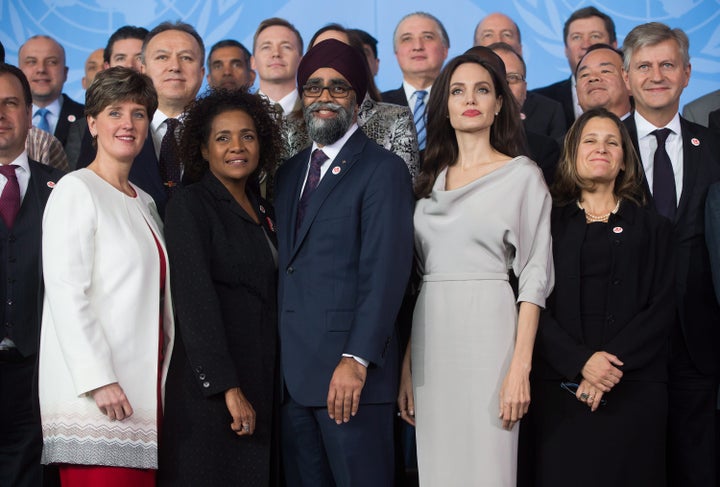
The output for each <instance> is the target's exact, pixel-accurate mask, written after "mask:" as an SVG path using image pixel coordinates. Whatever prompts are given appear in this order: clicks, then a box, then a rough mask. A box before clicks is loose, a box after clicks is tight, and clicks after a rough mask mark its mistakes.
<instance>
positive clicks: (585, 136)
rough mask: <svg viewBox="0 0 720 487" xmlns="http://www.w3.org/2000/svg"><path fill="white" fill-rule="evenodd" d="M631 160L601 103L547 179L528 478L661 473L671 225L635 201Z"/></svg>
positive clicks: (550, 481) (622, 481)
mask: <svg viewBox="0 0 720 487" xmlns="http://www.w3.org/2000/svg"><path fill="white" fill-rule="evenodd" d="M638 164H639V162H638V158H637V155H636V153H635V151H634V149H633V146H632V142H631V140H630V138H629V136H628V134H627V132H626V130H625V128H624V126H623V124H622V123H621V122H620V120H619V119H618V118H617V117H615V115H613V114H611V113H610V112H608V111H606V110H604V109H597V110H591V111H588V112H585V113H584V114H583V115H582V116H581V117H580V118H579V119H578V120H577V121H576V122H575V124H574V125H573V127H572V128H571V129H570V132H568V135H567V138H566V140H565V147H564V150H563V155H562V157H561V160H560V163H559V166H558V172H557V175H556V178H555V185H554V186H553V198H554V201H555V205H556V206H555V207H554V209H553V213H552V219H551V222H552V237H553V258H554V261H555V279H556V282H555V289H554V291H553V294H552V295H551V296H550V299H549V301H548V305H547V309H546V310H545V311H544V312H543V313H542V314H541V318H540V326H539V329H538V336H537V341H536V348H535V356H534V361H533V370H532V388H533V392H534V397H533V403H532V405H531V407H530V417H529V418H528V421H526V422H524V423H523V428H524V429H525V431H524V432H523V434H522V439H523V440H524V441H526V442H530V443H529V444H526V445H525V446H524V447H523V448H522V449H521V451H523V452H524V454H527V457H525V458H523V456H522V455H521V470H522V471H523V475H524V476H526V480H529V484H531V485H535V486H553V487H557V486H564V485H568V486H575V485H582V486H583V487H589V486H595V485H597V486H608V485H613V486H622V485H627V486H638V485H652V486H662V485H665V478H664V477H665V422H666V413H667V389H666V380H667V372H666V366H667V364H666V362H667V340H668V333H669V330H670V325H671V323H672V322H673V319H674V316H675V304H674V301H673V292H672V291H673V282H674V280H673V271H672V269H673V263H672V255H671V252H670V245H671V225H670V222H669V221H667V220H665V219H664V218H662V217H660V216H658V215H657V214H656V213H653V212H651V211H648V210H646V209H645V208H642V207H641V203H642V200H643V196H642V194H643V193H642V191H641V186H640V179H639V178H640V176H639V174H640V173H639V170H638ZM521 477H522V476H521Z"/></svg>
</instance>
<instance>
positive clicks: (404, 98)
mask: <svg viewBox="0 0 720 487" xmlns="http://www.w3.org/2000/svg"><path fill="white" fill-rule="evenodd" d="M449 48H450V38H449V37H448V34H447V31H446V30H445V27H444V26H443V25H442V23H441V22H440V21H439V20H438V19H437V18H436V17H434V16H433V15H430V14H429V13H426V12H414V13H411V14H408V15H406V16H405V17H403V18H402V19H401V20H400V22H399V23H398V25H397V27H396V28H395V32H394V33H393V49H394V50H395V57H396V58H397V62H398V65H399V66H400V70H401V71H402V74H403V82H402V86H400V88H398V89H396V90H390V91H386V92H384V93H382V95H381V96H382V101H384V102H386V103H395V104H396V105H403V106H406V107H407V106H409V107H410V110H411V111H412V112H413V118H414V120H415V128H416V129H417V134H418V147H419V148H420V151H423V150H424V149H425V139H426V133H425V123H426V120H427V113H426V107H427V103H428V100H429V99H430V91H431V90H432V85H433V83H434V82H435V78H437V77H438V75H439V74H440V70H441V69H442V67H443V63H444V62H445V59H446V58H447V55H448V49H449Z"/></svg>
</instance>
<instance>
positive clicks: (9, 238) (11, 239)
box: [8, 235, 17, 243]
mask: <svg viewBox="0 0 720 487" xmlns="http://www.w3.org/2000/svg"><path fill="white" fill-rule="evenodd" d="M16 240H17V238H16V237H15V235H10V236H9V237H8V242H10V243H15V241H16Z"/></svg>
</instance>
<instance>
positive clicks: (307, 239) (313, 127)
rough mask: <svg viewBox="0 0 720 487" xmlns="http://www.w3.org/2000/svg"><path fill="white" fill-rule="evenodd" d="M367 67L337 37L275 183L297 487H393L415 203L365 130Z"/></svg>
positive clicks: (305, 100)
mask: <svg viewBox="0 0 720 487" xmlns="http://www.w3.org/2000/svg"><path fill="white" fill-rule="evenodd" d="M367 80H368V75H367V69H366V63H364V62H363V60H362V54H361V53H360V52H359V51H357V50H355V49H354V48H352V47H350V46H348V45H347V44H344V43H342V42H339V41H337V40H334V39H330V40H327V41H323V42H321V43H319V44H317V45H315V46H314V47H313V48H312V49H310V50H309V51H308V52H307V53H306V54H305V56H304V57H303V59H302V61H301V63H300V66H299V68H298V75H297V81H298V87H299V88H298V91H299V93H300V96H301V98H302V105H303V115H304V117H305V122H306V125H307V130H308V135H309V136H310V138H311V139H312V141H313V143H312V146H311V147H310V148H308V149H306V150H304V151H302V152H300V153H299V154H297V155H296V156H294V157H293V158H291V159H289V160H288V161H287V162H286V163H285V164H283V165H282V166H281V167H280V169H279V170H278V172H277V175H276V193H275V194H276V198H275V208H276V213H277V227H278V254H279V257H278V267H279V269H280V272H279V274H280V284H279V300H278V302H279V309H278V313H279V329H280V343H281V364H282V379H283V384H284V391H283V392H284V397H283V401H282V410H281V436H282V448H283V457H284V469H285V474H286V480H287V485H288V486H289V487H294V486H300V485H373V486H379V487H383V486H391V485H393V471H394V465H393V461H394V453H393V412H394V407H395V406H394V401H395V397H396V394H397V375H398V374H397V366H398V356H397V355H398V349H397V345H396V344H395V343H393V340H394V338H393V336H394V322H395V317H396V316H397V313H398V310H399V308H400V303H401V301H402V297H403V293H404V291H405V285H406V284H407V280H408V277H409V274H410V263H411V260H412V252H413V231H412V215H413V206H414V205H413V196H412V189H411V183H410V175H409V174H408V171H407V168H406V166H405V164H404V163H403V161H402V159H400V158H399V157H397V156H395V155H393V154H392V153H390V152H388V151H386V150H385V149H383V148H381V147H380V146H379V145H377V144H375V143H374V142H372V141H371V140H370V139H368V138H367V136H365V135H364V134H363V132H362V131H361V130H358V125H357V112H358V103H360V102H362V100H363V98H364V96H365V92H366V86H367Z"/></svg>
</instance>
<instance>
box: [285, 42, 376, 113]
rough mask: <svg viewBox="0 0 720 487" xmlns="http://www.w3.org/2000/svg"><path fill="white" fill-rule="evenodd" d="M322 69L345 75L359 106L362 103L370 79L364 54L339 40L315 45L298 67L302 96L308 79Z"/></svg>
mask: <svg viewBox="0 0 720 487" xmlns="http://www.w3.org/2000/svg"><path fill="white" fill-rule="evenodd" d="M320 68H332V69H334V70H335V71H337V72H338V73H340V74H341V75H343V76H344V77H345V79H346V80H348V83H350V86H352V88H353V90H355V94H356V95H357V96H356V101H357V104H358V105H359V104H361V103H362V101H363V99H365V93H366V92H367V85H368V79H369V77H370V75H369V72H368V68H367V60H366V59H365V57H364V54H362V53H360V52H359V51H358V50H357V49H356V48H354V47H352V46H350V45H348V44H345V43H344V42H340V41H338V40H337V39H328V40H325V41H322V42H319V43H317V44H315V45H314V46H313V47H312V48H310V50H309V51H308V52H307V53H305V55H304V56H303V58H302V61H300V65H299V66H298V72H297V84H298V92H299V93H300V96H302V94H303V86H305V83H307V80H308V78H310V76H311V75H312V74H313V73H314V72H315V71H317V70H318V69H320Z"/></svg>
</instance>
